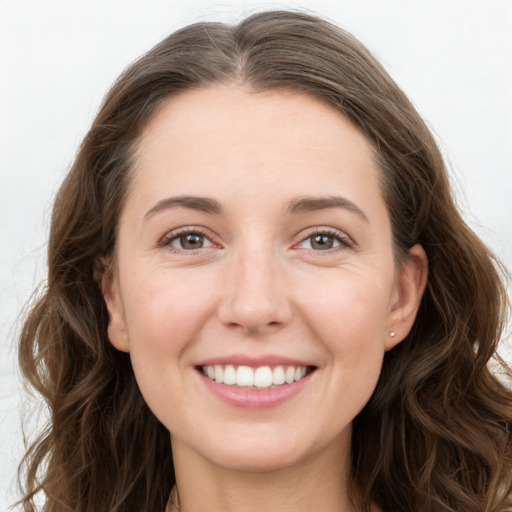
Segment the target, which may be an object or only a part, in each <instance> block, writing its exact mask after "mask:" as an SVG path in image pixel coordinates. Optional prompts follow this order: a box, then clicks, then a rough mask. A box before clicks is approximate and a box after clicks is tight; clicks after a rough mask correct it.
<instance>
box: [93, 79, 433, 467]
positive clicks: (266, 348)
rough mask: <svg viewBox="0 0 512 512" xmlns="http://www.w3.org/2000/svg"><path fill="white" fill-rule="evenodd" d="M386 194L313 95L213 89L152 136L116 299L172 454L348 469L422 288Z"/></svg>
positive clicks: (158, 125)
mask: <svg viewBox="0 0 512 512" xmlns="http://www.w3.org/2000/svg"><path fill="white" fill-rule="evenodd" d="M378 177H379V170H378V169H377V168H376V164H375V162H374V159H373V157H372V149H371V146H370V144H369V142H368V141H367V139H366V138H365V136H363V135H362V133H361V132H360V131H359V130H358V129H356V128H355V127H354V126H353V125H352V124H351V123H350V122H349V121H348V120H347V119H346V118H344V117H343V116H342V115H341V114H340V113H338V112H337V111H335V110H334V109H333V108H332V107H330V106H328V105H326V104H324V103H322V102H321V101H320V100H317V99H315V98H314V97H312V96H310V95H307V94H300V93H297V92H290V91H271V92H265V93H255V92H251V91H249V90H247V89H244V88H242V87H240V86H235V85H232V86H231V85H223V86H212V87H209V88H203V89H197V90H193V91H188V92H185V93H182V94H181V95H178V96H175V97H173V98H172V99H170V100H168V101H167V102H166V103H165V105H164V106H163V107H162V108H161V109H160V110H159V112H158V113H157V114H156V115H155V117H154V118H153V119H152V121H151V122H150V123H149V125H148V127H147V128H146V130H145V131H144V133H143V135H142V139H141V142H140V145H139V146H138V149H137V154H136V163H135V166H134V174H133V180H132V182H131V186H130V188H129V193H128V197H127V201H126V203H125V206H124V209H123V212H122V215H121V218H120V221H119V233H118V241H117V243H118V244H117V255H116V258H115V260H114V261H113V264H112V267H113V271H112V273H108V274H106V275H105V276H104V278H103V290H104V294H105V299H106V302H107V306H108V309H109V315H110V324H109V337H110V340H111V341H112V343H113V344H114V345H115V346H116V347H117V348H119V349H120V350H124V351H129V352H130V355H131V360H132V363H133V368H134V371H135V375H136V378H137V381H138V384H139V386H140V389H141V391H142V394H143V395H144V398H145V400H146V401H147V403H148V405H149V407H150V408H151V409H152V411H153V412H154V413H155V415H156V416H157V417H158V418H159V419H160V421H161V422H162V423H163V424H164V425H165V426H166V427H167V428H168V429H169V430H170V432H171V434H172V440H173V449H174V450H175V453H178V452H179V450H182V451H187V452H188V453H193V454H194V456H197V457H199V459H200V460H202V461H204V462H208V463H213V464H216V465H220V466H223V467H226V468H232V469H244V470H268V469H270V468H278V467H287V466H291V465H293V464H296V463H299V462H301V461H304V460H305V458H308V457H315V456H318V455H319V454H322V453H327V452H330V453H334V452H336V453H340V452H342V453H345V454H346V453H348V449H349V443H350V428H351V422H352V420H353V418H354V417H355V416H356V415H357V414H358V412H359V411H360V410H361V409H362V408H363V406H364V405H365V403H366V402H367V401H368V399H369V397H370V395H371V394H372V392H373V390H374V388H375V385H376V382H377V379H378V377H379V372H380V369H381V364H382V358H383V355H384V352H385V351H386V350H389V349H391V348H392V347H393V346H394V345H395V344H396V343H398V342H399V341H401V340H402V339H403V338H404V337H405V336H406V334H407V332H408V331H409V329H410V327H411V325H412V322H413V320H414V316H415V313H416V309H417V306H418V302H419V300H420V297H421V293H422V290H423V286H424V281H425V276H426V270H425V268H426V264H425V258H424V254H423V251H422V250H421V248H420V247H415V248H413V250H412V251H411V256H412V260H411V263H410V264H406V265H404V266H403V267H401V268H398V269H397V268H396V267H395V261H394V258H393V250H392V238H391V229H390V221H389V217H388V212H387V210H386V207H385V204H384V201H383V198H382V195H381V191H380V189H379V179H378ZM390 331H394V332H395V333H396V335H394V336H393V333H391V334H390ZM304 373H305V375H304Z"/></svg>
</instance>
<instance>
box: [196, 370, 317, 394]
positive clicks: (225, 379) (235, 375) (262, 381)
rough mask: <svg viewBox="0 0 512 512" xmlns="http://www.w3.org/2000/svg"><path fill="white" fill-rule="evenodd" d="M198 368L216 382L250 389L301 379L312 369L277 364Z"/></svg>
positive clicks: (264, 387) (269, 386) (270, 386)
mask: <svg viewBox="0 0 512 512" xmlns="http://www.w3.org/2000/svg"><path fill="white" fill-rule="evenodd" d="M200 370H201V371H202V373H203V374H204V375H205V376H206V377H208V378H209V379H211V380H213V381H215V382H216V383H218V384H226V385H228V386H236V387H240V388H250V389H269V388H274V387H278V386H283V385H287V384H292V383H293V382H298V381H300V380H301V379H303V378H304V377H305V376H306V375H308V373H311V371H312V370H313V368H312V367H308V366H292V365H289V366H283V365H278V366H274V367H270V366H258V367H251V366H245V365H239V366H235V365H231V364H227V365H220V364H216V365H206V366H201V367H200Z"/></svg>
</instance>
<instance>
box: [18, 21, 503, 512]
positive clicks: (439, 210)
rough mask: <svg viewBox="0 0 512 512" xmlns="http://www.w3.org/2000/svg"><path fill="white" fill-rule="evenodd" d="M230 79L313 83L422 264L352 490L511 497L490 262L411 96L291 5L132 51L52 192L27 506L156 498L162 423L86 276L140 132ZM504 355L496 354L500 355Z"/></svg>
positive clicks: (422, 501) (119, 203)
mask: <svg viewBox="0 0 512 512" xmlns="http://www.w3.org/2000/svg"><path fill="white" fill-rule="evenodd" d="M228 81H229V82H233V81H235V82H237V83H240V84H247V85H249V86H250V87H252V88H253V89H254V90H265V89H274V88H282V87H284V88H288V89H290V88H291V89H295V90H300V91H304V92H307V93H310V94H312V95H315V96H316V97H319V98H322V99H323V100H324V101H326V102H328V103H329V104H330V105H332V106H333V108H336V109H338V110H339V111H340V112H342V113H343V114H344V115H345V116H347V117H348V118H349V119H350V120H352V122H353V123H355V124H356V125H357V126H359V127H360V128H361V129H362V130H363V131H364V133H365V134H366V136H367V137H368V139H369V140H370V141H371V142H372V143H373V146H374V148H375V150H376V154H377V155H378V160H379V164H380V168H381V170H382V173H381V176H382V192H383V196H384V198H385V201H386V204H387V207H388V211H389V214H390V218H391V223H392V229H393V237H394V246H395V253H396V258H397V263H398V264H399V263H400V261H403V258H405V257H406V254H407V251H408V249H409V248H410V247H412V246H413V245H414V244H416V243H420V244H422V245H423V247H424V248H425V251H426V252H427V255H428V258H429V265H430V274H429V280H428V285H427V289H426V292H425V295H424V298H423V301H422V305H421V308H420V311H419V314H418V317H417V320H416V322H415V324H414V327H413V329H412V331H411V333H410V334H409V336H408V337H407V338H406V339H405V340H404V341H403V342H402V343H401V344H399V345H398V346H397V347H396V348H395V349H393V350H392V351H390V352H388V353H387V354H386V356H385V360H384V364H383V369H382V374H381V377H380V380H379V382H378V385H377V388H376V390H375V393H374V394H373V396H372V398H371V400H370V402H369V403H368V404H367V405H366V407H365V408H364V410H363V411H362V412H361V413H360V414H359V416H358V417H357V418H356V419H355V421H354V428H353V442H352V472H351V487H350V489H351V495H352V497H353V500H354V502H355V503H356V504H357V506H358V507H360V508H361V510H364V511H368V510H369V507H370V503H371V502H375V503H376V504H377V505H379V506H380V507H381V509H382V510H383V511H392V512H399V511H403V512H412V511H414V512H427V511H429V512H432V511H436V512H444V511H446V512H447V511H464V512H482V511H484V510H485V511H492V512H499V511H505V510H510V509H511V507H512V503H511V500H510V498H509V497H508V496H509V494H510V488H511V480H512V471H511V468H512V443H511V435H512V434H511V433H512V394H511V391H510V390H509V389H508V388H507V387H506V386H505V385H504V384H503V383H502V381H500V380H499V379H498V378H497V377H496V376H495V375H494V374H493V372H492V371H491V370H490V369H489V364H490V361H491V360H493V357H496V349H497V344H498V342H499V340H500V337H501V334H502V330H503V327H504V323H505V314H506V307H507V296H506V292H505V288H504V284H503V278H502V277H501V275H502V273H501V270H500V267H499V265H498V264H497V262H496V260H495V258H494V257H493V255H492V254H491V253H490V251H489V250H488V249H487V248H486V247H485V246H484V245H483V244H482V242H481V241H480V240H479V239H478V237H477V236H476V235H475V234H474V233H473V232H472V231H471V230H470V229H469V228H468V227H467V225H466V224H465V223H464V221H463V220H462V218H461V216H460V214H459V212H458V211H457V209H456V207H455V205H454V200H453V198H452V195H451V191H450V185H449V182H448V178H447V173H446V169H445V165H444V163H443V159H442V157H441V154H440V152H439V149H438V147H437V146H436V143H435V141H434V139H433V137H432V135H431V133H430V132H429V130H428V129H427V127H426V126H425V124H424V122H423V121H422V120H421V118H420V116H419V115H418V113H417V112H416V111H415V109H414V108H413V106H412V105H411V103H410V102H409V101H408V99H407V98H406V97H405V95H404V94H403V93H402V91H401V90H400V89H399V88H398V86H397V85H396V84H395V83H394V82H393V80H392V79H391V78H390V77H389V76H388V74H387V73H386V71H385V70H384V69H383V68H382V66H381V65H380V64H379V63H378V62H377V61H376V60H375V59H374V58H373V56H372V55H371V54H370V53H369V52H368V50H367V49H366V48H365V47H364V46H362V45H361V44H360V43H359V42H358V41H357V40H356V39H354V38H353V37H352V36H351V35H350V34H348V33H346V32H344V31H343V30H341V29H339V28H337V27H335V26H333V25H331V24H330V23H328V22H326V21H324V20H321V19H318V18H316V17H313V16H310V15H305V14H300V13H292V12H266V13H260V14H255V15H253V16H251V17H249V18H247V19H245V20H244V21H242V22H241V23H240V24H238V25H236V26H228V25H225V24H221V23H199V24H195V25H191V26H189V27H186V28H184V29H182V30H180V31H178V32H176V33H174V34H172V35H171V36H169V37H168V38H167V39H165V40H164V41H162V42H161V43H160V44H158V45H157V46H156V47H154V48H153V49H152V50H151V51H150V52H148V53H147V54H146V55H144V56H143V57H141V58H140V59H139V60H138V61H137V62H135V63H134V64H133V65H132V66H131V67H130V68H128V69H127V70H126V71H125V72H124V73H123V74H122V76H121V77H120V78H119V79H118V80H117V82H116V83H115V84H114V86H113V87H112V89H111V90H110V92H109V93H108V95H107V97H106V99H105V101H104V103H103V106H102V107H101V109H100V111H99V113H98V115H97V117H96V119H95V121H94V123H93V125H92V127H91V129H90V131H89V132H88V134H87V136H86V137H85V139H84V141H83V143H82V146H81V148H80V151H79V154H78V156H77V158H76V160H75V162H74V165H73V166H72V168H71V170H70V172H69V174H68V176H67V177H66V179H65V181H64V183H63V184H62V186H61V188H60V191H59V193H58V196H57V198H56V201H55V207H54V210H53V216H52V222H51V233H50V240H49V249H48V267H49V268H48V280H47V285H46V288H45V290H44V293H43V294H42V295H41V296H40V298H39V299H38V300H37V301H36V302H35V303H34V304H32V306H31V310H30V312H29V314H28V316H27V318H26V321H25V323H24V326H23V331H22V335H21V340H20V348H19V360H20V365H21V368H22V371H23V374H24V375H25V377H26V379H27V380H28V382H29V383H30V384H31V385H32V386H33V387H34V388H35V389H36V390H37V391H38V392H39V393H41V395H42V396H43V397H44V399H45V400H46V403H47V404H48V408H49V411H50V419H49V423H48V425H47V427H46V429H45V430H44V431H43V432H42V433H41V435H40V437H39V438H38V439H37V440H35V442H33V444H32V445H31V446H30V447H29V448H28V451H27V453H26V455H25V458H24V461H23V463H22V466H21V469H20V475H22V478H23V480H24V491H23V492H24V498H23V499H22V504H23V507H24V510H25V511H26V512H28V511H33V510H35V505H34V497H35V495H36V494H37V493H39V492H42V493H43V494H44V496H45V503H46V504H45V505H44V510H45V511H47V512H57V511H59V512H61V511H73V512H86V511H88V512H91V511H94V512H102V511H104V512H106V511H110V512H112V511H115V512H121V511H126V512H133V511H135V510H137V511H148V512H149V511H151V512H153V511H157V510H161V511H163V510H164V509H165V505H166V502H167V500H168V497H169V493H170V491H171V487H172V485H173V483H174V474H173V464H172V454H171V449H170V440H169V432H168V431H167V430H166V429H165V428H164V427H163V426H162V425H161V424H160V423H159V422H158V421H157V419H156V418H155V417H154V416H153V414H152V413H151V412H150V410H149V409H148V407H147V406H146V404H145V402H144V400H143V398H142V396H141V394H140V392H139V390H138V388H137V384H136V382H135V378H134V374H133V372H132V369H131V365H130V360H129V356H128V355H127V354H124V353H121V352H118V351H116V350H115V349H114V348H113V347H112V345H111V344H110V343H109V340H108V338H107V323H108V317H107V313H106V308H105V304H104V301H103V298H102V295H101V293H100V290H99V288H98V285H97V276H98V274H100V273H101V271H102V269H101V264H100V263H99V262H100V261H101V260H100V259H99V257H100V256H103V257H105V258H109V257H110V256H112V254H113V253H114V251H115V247H116V227H117V221H118V218H119V214H120V211H121V209H122V207H123V201H124V198H125V195H126V191H127V187H128V185H129V178H130V171H131V164H132V155H133V151H134V148H135V146H136V144H137V141H138V139H139V137H140V135H141V132H142V130H143V129H144V127H145V126H146V124H147V122H148V120H149V119H150V117H151V116H152V114H153V113H154V112H155V111H156V110H158V108H159V105H160V104H161V103H162V102H163V101H164V100H165V99H167V98H168V97H169V96H170V95H172V94H175V93H177V92H179V91H183V90H186V89H190V88H193V87H200V86H207V85H212V84H216V83H224V82H228ZM503 368H505V367H504V366H503Z"/></svg>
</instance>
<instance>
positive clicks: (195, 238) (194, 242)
mask: <svg viewBox="0 0 512 512" xmlns="http://www.w3.org/2000/svg"><path fill="white" fill-rule="evenodd" d="M180 242H181V246H182V247H183V249H198V248H201V247H202V246H203V237H202V236H201V235H193V234H189V235H183V236H181V237H180Z"/></svg>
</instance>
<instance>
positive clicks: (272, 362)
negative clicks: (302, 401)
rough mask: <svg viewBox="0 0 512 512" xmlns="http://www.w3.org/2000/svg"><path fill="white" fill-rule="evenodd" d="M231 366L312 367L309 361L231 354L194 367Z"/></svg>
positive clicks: (272, 356) (207, 360) (201, 362)
mask: <svg viewBox="0 0 512 512" xmlns="http://www.w3.org/2000/svg"><path fill="white" fill-rule="evenodd" d="M216 364H218V365H227V364H230V365H233V366H251V367H260V366H314V365H313V364H311V362H310V361H304V360H301V359H295V358H292V357H285V356H279V355H273V354H269V355H262V356H258V357H255V356H247V355H244V354H233V355H229V356H219V357H212V358H209V359H205V360H202V361H200V362H198V363H197V365H196V366H214V365H216Z"/></svg>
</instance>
